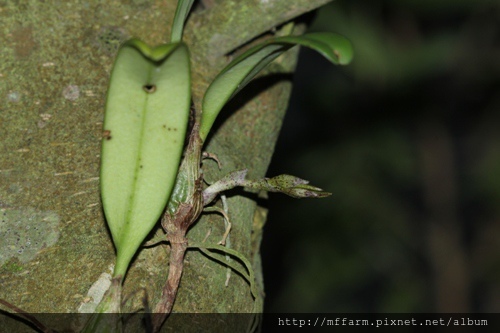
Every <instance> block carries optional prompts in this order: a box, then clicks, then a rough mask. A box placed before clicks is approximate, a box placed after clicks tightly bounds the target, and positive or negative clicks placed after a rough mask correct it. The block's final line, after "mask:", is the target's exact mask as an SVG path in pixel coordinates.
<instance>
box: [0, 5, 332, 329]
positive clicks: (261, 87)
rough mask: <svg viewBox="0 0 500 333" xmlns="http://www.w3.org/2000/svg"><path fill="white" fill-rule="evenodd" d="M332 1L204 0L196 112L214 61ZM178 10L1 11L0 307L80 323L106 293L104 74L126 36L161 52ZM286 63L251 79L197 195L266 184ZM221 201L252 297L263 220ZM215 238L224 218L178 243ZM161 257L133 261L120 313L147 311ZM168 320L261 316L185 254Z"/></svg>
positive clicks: (241, 203)
mask: <svg viewBox="0 0 500 333" xmlns="http://www.w3.org/2000/svg"><path fill="white" fill-rule="evenodd" d="M329 1H330V0H300V1H293V2H292V1H288V0H268V1H257V0H249V1H245V5H244V6H243V5H241V2H240V1H227V0H226V1H219V0H215V1H202V2H201V3H200V5H199V6H200V7H199V8H198V9H197V11H196V12H194V13H193V14H192V15H191V17H190V18H189V21H188V26H187V30H186V32H187V33H186V36H185V40H186V42H187V44H188V45H189V47H190V51H191V56H192V64H193V68H192V71H193V73H192V76H193V81H194V84H193V98H194V101H195V104H197V105H199V102H200V98H201V96H202V93H203V91H204V89H206V87H207V85H208V83H209V82H210V80H211V79H212V78H213V77H214V76H215V74H216V73H217V71H218V70H220V69H221V68H222V67H223V66H224V64H226V63H227V61H228V60H229V58H230V57H229V56H227V55H225V54H227V53H228V52H231V51H234V49H236V48H237V47H238V46H239V45H241V44H242V43H244V42H247V41H249V40H251V39H253V38H255V37H256V36H257V35H259V34H261V33H263V32H265V31H267V30H269V29H271V28H273V27H276V26H279V24H281V23H282V22H284V21H287V20H290V19H292V18H293V17H295V16H297V15H300V14H302V13H305V12H307V11H309V10H312V9H314V8H316V7H318V6H320V5H323V4H324V3H327V2H329ZM291 3H293V5H292V4H291ZM203 4H205V6H207V8H202V7H203ZM175 6H176V1H173V0H164V1H158V0H157V1H145V0H134V1H122V3H120V4H119V3H118V2H108V3H106V4H102V2H100V1H85V2H83V1H82V2H80V1H76V2H67V3H66V2H60V3H59V4H58V5H54V4H53V3H52V2H50V1H48V2H42V1H24V2H22V3H21V4H19V2H17V1H7V2H5V3H4V4H3V5H2V12H3V15H2V23H3V26H5V27H7V29H6V30H7V31H8V33H7V34H6V35H4V36H2V40H3V42H2V45H3V48H2V53H1V61H0V64H1V68H0V78H1V80H2V85H1V86H0V89H1V94H0V96H2V99H3V100H2V105H3V106H2V110H1V112H0V128H1V129H0V140H1V146H2V148H1V156H0V209H1V214H2V221H1V225H0V282H1V286H2V287H1V288H0V298H3V299H5V300H7V301H9V302H11V303H13V304H15V305H17V306H18V307H20V308H22V309H24V310H26V311H28V312H45V313H47V312H58V313H76V312H78V311H85V310H87V311H89V310H92V308H93V306H95V305H96V304H97V303H98V302H99V290H101V291H102V290H105V289H106V288H107V283H108V280H109V279H108V277H109V276H108V275H106V274H110V273H111V269H110V265H112V264H113V262H114V248H113V245H112V242H111V238H110V235H109V232H108V230H107V227H106V223H105V220H104V216H103V214H102V208H101V202H100V196H99V155H100V140H101V135H102V120H103V113H104V103H105V95H106V89H107V84H108V79H109V75H110V69H111V66H112V64H113V60H114V56H115V54H116V51H117V49H118V46H119V44H120V43H121V42H123V41H124V40H126V39H127V38H129V37H132V36H136V37H139V38H141V39H143V40H144V41H145V42H147V43H149V44H152V45H155V44H159V43H161V42H166V41H168V39H167V36H168V34H167V33H168V32H169V31H170V23H171V21H172V19H173V14H174V12H175ZM277 31H278V33H279V29H278V30H277ZM260 38H265V36H261V37H260ZM296 56H297V50H296V49H295V50H294V51H292V52H289V53H287V54H286V55H284V56H283V57H280V58H278V60H277V61H276V62H274V63H273V64H272V65H271V66H270V69H269V70H268V71H267V74H269V75H266V76H264V77H261V78H258V79H256V80H255V81H254V82H253V83H251V84H250V85H249V87H247V88H246V89H244V90H243V91H242V92H241V93H240V94H239V95H238V96H237V97H236V98H235V99H234V100H233V101H232V102H231V103H230V105H228V107H226V109H225V110H224V111H223V113H222V114H221V117H220V118H221V119H220V120H219V121H218V123H217V124H216V125H215V127H214V133H215V134H213V135H211V136H210V137H209V138H208V145H206V146H205V150H206V151H208V152H210V153H214V154H216V155H217V156H218V158H219V159H220V161H221V163H222V170H218V169H217V165H216V164H215V163H213V162H211V161H205V163H204V165H203V169H204V174H205V179H206V181H207V182H213V181H215V180H217V179H218V178H220V177H222V176H223V175H225V174H227V173H228V172H230V171H234V170H238V169H244V168H247V169H248V170H249V173H248V178H259V177H263V176H264V175H265V173H266V170H267V167H268V165H269V162H270V159H271V155H272V153H273V149H274V145H275V142H276V139H277V136H278V133H279V129H280V126H281V123H282V118H283V116H284V112H285V110H286V106H287V101H288V98H289V94H290V90H291V81H290V79H291V75H290V74H291V73H292V71H293V68H294V65H295V61H296ZM227 195H228V204H229V216H230V218H231V220H232V223H233V228H232V231H231V234H230V246H231V247H232V248H233V249H236V250H238V251H240V252H242V253H243V254H245V255H246V256H248V258H251V261H252V262H253V263H254V265H255V269H256V272H257V275H258V277H259V278H258V280H259V281H260V288H262V276H261V270H260V257H259V245H260V236H261V232H262V226H263V225H264V223H265V215H266V214H265V210H263V208H260V207H259V206H258V205H257V201H256V199H257V194H252V193H248V192H244V191H231V192H230V193H228V194H227ZM219 205H220V203H219ZM223 232H224V223H223V219H222V217H220V216H219V215H216V214H206V215H204V216H203V217H202V218H201V219H200V220H199V221H198V222H197V223H196V225H195V226H194V227H193V228H192V229H191V230H190V231H189V232H188V235H187V237H188V239H193V240H196V241H202V240H203V239H204V238H205V237H206V236H207V234H210V235H209V236H208V238H207V240H206V241H207V242H211V243H217V242H218V241H219V240H220V238H221V237H222V235H223ZM168 251H169V247H168V246H166V245H162V246H157V247H152V248H144V249H142V250H141V251H140V253H139V255H138V256H137V257H136V258H135V260H134V263H133V265H132V267H131V268H130V270H129V273H128V275H127V278H126V281H125V295H130V300H131V301H130V302H127V305H126V308H128V309H130V310H133V309H135V310H136V309H137V307H138V306H140V305H141V297H140V296H141V295H142V294H144V293H142V290H146V292H147V295H148V299H149V303H150V304H154V303H156V300H157V298H158V297H159V296H160V294H161V289H162V285H163V283H164V281H165V278H166V275H167V272H168ZM226 284H227V286H226ZM91 286H93V288H91ZM138 290H139V292H137V291H138ZM173 310H174V312H208V313H215V312H217V313H228V312H240V313H242V312H244V313H246V312H252V311H255V310H258V311H261V310H262V308H261V307H259V308H257V309H256V308H254V300H253V298H252V296H251V293H250V289H249V286H248V284H247V282H246V281H245V280H244V279H243V278H242V277H241V276H239V275H238V274H236V273H234V272H233V273H231V275H230V278H229V280H228V271H227V269H226V267H225V266H223V265H221V264H220V263H218V262H215V261H213V260H211V259H209V258H207V257H205V256H204V255H202V254H201V252H198V251H196V250H188V252H187V255H186V258H185V265H184V273H183V276H182V278H181V283H180V289H179V293H178V295H177V300H176V302H175V304H174V308H173ZM207 318H208V317H207ZM249 318H250V317H249ZM41 319H42V320H43V318H41ZM46 319H47V320H49V324H51V325H54V327H55V328H56V329H63V328H68V325H69V322H67V321H65V322H58V323H57V324H56V323H51V322H50V317H46ZM184 319H185V318H184ZM7 324H10V325H14V324H15V325H20V324H19V322H17V321H14V320H13V319H12V318H9V317H6V316H0V327H6V326H5V325H7ZM195 324H196V325H197V327H206V328H207V329H206V330H208V331H213V330H212V329H210V328H209V327H208V325H220V323H217V322H216V321H211V322H210V323H207V324H205V325H204V324H203V323H202V322H197V323H195ZM173 325H175V327H176V329H177V330H180V331H183V329H182V328H181V326H184V325H187V327H189V326H190V325H193V322H192V321H189V320H183V318H181V317H179V318H178V319H176V317H175V316H172V317H171V318H169V319H168V320H167V326H173ZM212 328H213V327H212ZM226 329H228V328H226ZM204 330H205V329H204ZM237 331H239V330H237Z"/></svg>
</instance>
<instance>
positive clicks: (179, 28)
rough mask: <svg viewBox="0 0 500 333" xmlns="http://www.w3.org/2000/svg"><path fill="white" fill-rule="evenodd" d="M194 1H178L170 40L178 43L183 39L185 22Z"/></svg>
mask: <svg viewBox="0 0 500 333" xmlns="http://www.w3.org/2000/svg"><path fill="white" fill-rule="evenodd" d="M193 2H194V0H179V2H178V3H177V10H176V11H175V16H174V23H173V24H172V32H171V34H170V42H172V43H177V42H180V41H181V40H182V32H183V30H184V22H186V19H187V16H188V14H189V11H190V10H191V6H192V5H193Z"/></svg>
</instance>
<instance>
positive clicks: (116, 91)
mask: <svg viewBox="0 0 500 333" xmlns="http://www.w3.org/2000/svg"><path fill="white" fill-rule="evenodd" d="M190 103H191V93H190V64H189V53H188V50H187V47H186V46H185V45H184V44H182V43H175V44H165V45H161V46H158V47H156V48H150V47H149V46H147V45H146V44H144V43H143V42H141V41H139V40H137V39H133V40H130V41H128V42H126V43H125V44H124V45H123V46H122V47H121V49H120V51H119V53H118V56H117V58H116V62H115V64H114V67H113V71H112V73H111V79H110V86H109V89H108V96H107V102H106V114H105V117H104V126H103V130H104V134H103V142H102V153H101V196H102V203H103V207H104V213H105V215H106V219H107V222H108V225H109V228H110V230H111V235H112V237H113V242H114V244H115V247H116V251H117V258H116V266H115V271H114V275H115V276H118V275H121V276H122V277H123V276H124V275H125V273H126V271H127V268H128V265H129V263H130V261H131V259H132V257H133V256H134V254H135V253H136V251H137V249H138V248H139V246H140V244H141V243H142V242H143V241H144V238H145V237H146V236H147V235H148V233H149V232H150V231H151V230H152V228H153V227H154V225H155V224H156V222H157V221H158V219H159V217H160V215H161V213H162V211H163V209H164V207H165V205H166V203H167V201H168V199H169V197H170V194H171V192H172V188H173V185H174V182H175V178H176V175H177V170H178V168H179V162H180V159H181V155H182V150H183V147H184V139H185V135H186V129H187V124H188V118H189V109H190Z"/></svg>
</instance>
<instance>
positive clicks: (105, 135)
mask: <svg viewBox="0 0 500 333" xmlns="http://www.w3.org/2000/svg"><path fill="white" fill-rule="evenodd" d="M102 137H103V139H106V140H111V131H110V130H104V131H103V132H102Z"/></svg>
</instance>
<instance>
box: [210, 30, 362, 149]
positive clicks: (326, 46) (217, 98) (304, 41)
mask: <svg viewBox="0 0 500 333" xmlns="http://www.w3.org/2000/svg"><path fill="white" fill-rule="evenodd" d="M295 45H302V46H307V47H309V48H311V49H313V50H316V51H318V52H319V53H320V54H321V55H323V56H324V57H325V58H327V59H328V60H330V61H331V62H332V63H334V64H337V65H346V64H348V63H349V62H350V61H351V59H352V54H353V51H352V45H351V43H350V42H349V40H347V39H346V38H345V37H343V36H340V35H338V34H334V33H328V32H317V33H309V34H306V35H303V36H285V37H277V38H272V39H270V40H268V41H266V42H264V43H262V44H260V45H257V46H255V47H253V48H251V49H250V50H248V51H246V52H245V53H243V54H242V55H240V56H239V57H237V58H236V59H234V60H233V61H232V62H231V63H230V64H229V65H227V66H226V67H225V68H224V69H223V70H222V71H221V72H220V73H219V75H217V77H216V78H215V79H214V81H213V82H212V83H211V84H210V86H209V87H208V89H207V91H206V92H205V96H204V97H203V103H202V118H201V127H200V137H201V138H202V140H205V139H206V137H207V135H208V133H209V131H210V129H211V127H212V125H213V123H214V121H215V119H216V118H217V115H218V114H219V112H220V110H221V109H222V107H223V106H224V105H225V104H226V103H227V101H229V99H231V98H232V97H233V96H234V95H235V94H236V93H238V91H240V90H241V89H242V88H243V87H245V86H246V85H247V84H248V82H250V81H251V80H252V79H253V78H254V77H255V75H257V74H258V73H259V72H260V71H261V70H262V69H263V68H264V67H266V66H267V65H268V64H269V63H270V62H271V61H273V60H274V59H276V58H277V57H278V56H280V55H281V54H282V53H283V52H285V51H287V50H289V49H290V48H292V47H293V46H295Z"/></svg>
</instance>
